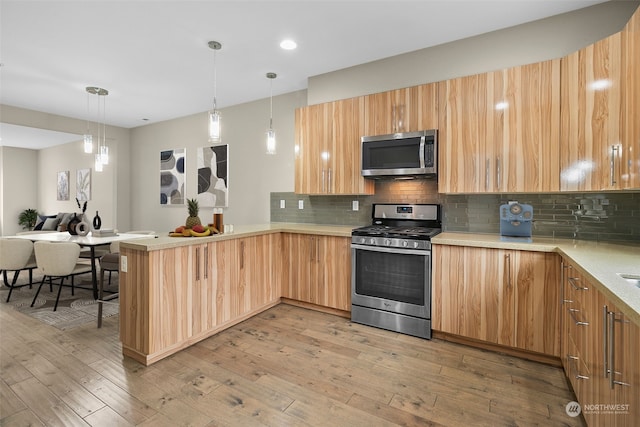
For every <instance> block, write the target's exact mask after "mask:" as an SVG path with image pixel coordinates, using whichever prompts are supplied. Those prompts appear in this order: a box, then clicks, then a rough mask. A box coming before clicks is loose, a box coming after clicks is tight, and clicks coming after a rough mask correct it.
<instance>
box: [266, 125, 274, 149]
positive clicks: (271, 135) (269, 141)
mask: <svg viewBox="0 0 640 427" xmlns="http://www.w3.org/2000/svg"><path fill="white" fill-rule="evenodd" d="M267 154H276V131H274V130H273V129H269V130H268V131H267Z"/></svg>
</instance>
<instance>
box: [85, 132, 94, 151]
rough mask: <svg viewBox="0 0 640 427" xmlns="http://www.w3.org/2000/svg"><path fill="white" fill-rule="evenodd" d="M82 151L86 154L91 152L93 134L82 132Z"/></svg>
mask: <svg viewBox="0 0 640 427" xmlns="http://www.w3.org/2000/svg"><path fill="white" fill-rule="evenodd" d="M84 152H85V153H87V154H91V153H93V135H91V134H88V133H86V134H84Z"/></svg>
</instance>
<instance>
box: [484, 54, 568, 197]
mask: <svg viewBox="0 0 640 427" xmlns="http://www.w3.org/2000/svg"><path fill="white" fill-rule="evenodd" d="M491 74H493V78H494V90H495V93H496V96H495V97H494V99H493V101H494V104H493V105H490V106H489V108H491V109H492V115H493V118H494V120H493V125H494V128H495V134H494V138H495V142H494V143H495V144H496V146H495V147H494V159H492V161H493V162H494V164H495V166H494V168H495V169H494V170H493V173H494V177H495V181H494V185H493V189H492V191H498V192H551V191H558V190H559V189H560V166H559V165H560V162H559V159H558V158H559V149H558V145H559V143H560V60H552V61H544V62H538V63H534V64H530V65H524V66H520V67H513V68H509V69H506V70H504V71H503V72H496V73H491ZM488 144H491V141H488Z"/></svg>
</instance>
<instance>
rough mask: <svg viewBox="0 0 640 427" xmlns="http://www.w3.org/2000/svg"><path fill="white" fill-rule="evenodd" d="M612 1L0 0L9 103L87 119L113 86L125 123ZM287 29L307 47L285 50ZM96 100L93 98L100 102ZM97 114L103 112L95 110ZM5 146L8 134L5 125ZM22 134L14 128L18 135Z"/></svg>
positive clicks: (112, 119) (282, 89)
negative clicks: (100, 94)
mask: <svg viewBox="0 0 640 427" xmlns="http://www.w3.org/2000/svg"><path fill="white" fill-rule="evenodd" d="M602 2H603V0H556V1H547V0H498V1H481V0H468V1H462V0H453V1H452V0H448V1H435V0H423V1H420V0H409V1H404V0H391V1H383V0H377V1H368V0H355V1H337V0H335V1H334V0H324V1H315V0H297V1H293V0H288V1H269V0H262V1H242V0H235V1H216V0H210V1H202V0H201V1H177V0H176V1H151V0H137V1H95V0H85V1H56V0H47V1H24V0H19V1H15V0H13V1H12V0H1V1H0V28H1V29H0V40H1V42H0V49H1V50H0V53H1V58H0V62H1V63H2V66H1V67H0V103H2V104H5V105H11V106H16V107H21V108H27V109H31V110H36V111H43V112H47V113H52V114H58V115H62V116H67V117H73V118H79V119H83V120H85V119H87V95H86V93H85V89H84V88H85V87H86V86H99V87H103V88H106V89H108V90H109V95H108V97H107V98H106V120H107V123H109V124H111V125H115V126H121V127H125V128H131V127H136V126H140V125H144V124H147V123H153V122H158V121H162V120H167V119H173V118H176V117H182V116H186V115H190V114H195V113H199V112H203V111H206V110H208V109H209V108H211V105H212V101H213V93H214V91H213V80H214V79H213V69H214V67H213V51H212V50H211V49H209V47H208V46H207V42H208V41H209V40H216V41H219V42H220V43H222V49H221V50H220V51H218V52H217V54H216V55H217V57H216V58H217V59H216V61H217V66H216V69H217V101H218V107H220V108H224V107H226V106H230V105H236V104H240V103H243V102H248V101H253V100H256V99H261V98H266V97H268V96H269V81H268V80H267V78H266V77H265V74H266V73H267V72H275V73H277V74H278V77H277V79H276V80H274V81H273V93H274V95H278V94H281V93H288V92H291V91H295V90H300V89H305V88H306V87H307V78H308V77H310V76H314V75H318V74H323V73H326V72H329V71H335V70H338V69H342V68H346V67H350V66H353V65H358V64H362V63H365V62H370V61H374V60H377V59H381V58H386V57H389V56H393V55H398V54H401V53H406V52H410V51H414V50H418V49H422V48H425V47H429V46H434V45H438V44H442V43H446V42H449V41H453V40H458V39H462V38H466V37H470V36H474V35H477V34H481V33H485V32H489V31H493V30H497V29H501V28H506V27H510V26H514V25H518V24H521V23H524V22H529V21H533V20H537V19H541V18H545V17H548V16H552V15H557V14H560V13H564V12H568V11H572V10H575V9H580V8H583V7H587V6H591V5H593V4H596V3H602ZM284 38H292V39H294V40H296V41H297V43H298V48H297V49H296V50H294V51H284V50H282V49H281V48H280V47H279V46H278V45H279V42H280V41H281V40H282V39H284ZM94 102H95V101H94ZM95 114H96V113H95V112H94V113H93V117H95ZM1 131H2V132H3V134H2V135H1V136H2V141H1V142H0V144H2V145H12V146H20V142H19V141H9V140H7V138H8V135H7V133H5V132H6V126H2V128H1ZM15 136H16V135H15V134H13V137H15Z"/></svg>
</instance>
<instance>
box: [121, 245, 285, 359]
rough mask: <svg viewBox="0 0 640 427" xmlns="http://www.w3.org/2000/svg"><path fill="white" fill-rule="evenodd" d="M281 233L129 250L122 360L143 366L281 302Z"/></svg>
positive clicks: (125, 253) (123, 280) (124, 283)
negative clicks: (161, 247)
mask: <svg viewBox="0 0 640 427" xmlns="http://www.w3.org/2000/svg"><path fill="white" fill-rule="evenodd" d="M280 249H281V248H280V234H265V235H261V236H256V237H247V238H240V239H231V240H223V241H217V242H209V243H203V244H194V245H190V246H183V247H178V248H170V249H163V250H158V251H151V252H143V251H136V250H131V249H126V248H123V250H122V252H121V253H122V255H123V256H127V257H128V265H129V266H128V270H129V272H127V273H125V272H123V273H121V275H120V313H121V317H120V339H121V341H122V346H123V353H124V354H125V355H127V356H130V357H132V358H134V359H136V360H138V361H140V362H142V363H144V364H150V363H153V362H155V361H157V360H159V359H161V358H163V357H165V356H167V355H168V354H171V353H174V352H176V351H178V350H180V349H182V348H185V347H188V346H189V345H191V344H193V343H195V342H197V341H200V340H201V339H204V338H206V337H207V336H209V335H212V334H214V333H215V332H217V331H219V330H221V329H224V328H226V327H228V326H230V325H232V324H235V323H237V322H240V321H242V320H244V319H246V318H248V317H250V316H252V315H254V314H256V313H258V312H260V311H262V310H264V309H266V308H268V307H270V306H272V305H275V304H277V303H278V302H279V300H280V288H279V286H280V280H279V278H280V276H281V274H282V272H281V271H280V267H281V264H280V263H277V262H275V259H276V257H278V256H279V253H280Z"/></svg>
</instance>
